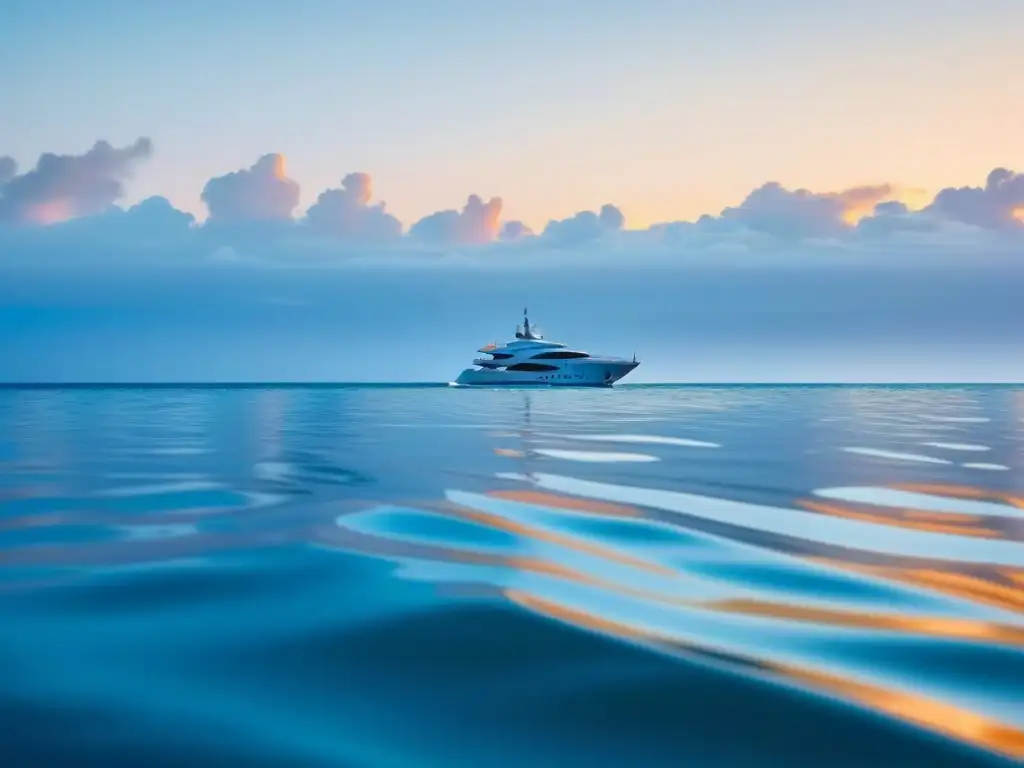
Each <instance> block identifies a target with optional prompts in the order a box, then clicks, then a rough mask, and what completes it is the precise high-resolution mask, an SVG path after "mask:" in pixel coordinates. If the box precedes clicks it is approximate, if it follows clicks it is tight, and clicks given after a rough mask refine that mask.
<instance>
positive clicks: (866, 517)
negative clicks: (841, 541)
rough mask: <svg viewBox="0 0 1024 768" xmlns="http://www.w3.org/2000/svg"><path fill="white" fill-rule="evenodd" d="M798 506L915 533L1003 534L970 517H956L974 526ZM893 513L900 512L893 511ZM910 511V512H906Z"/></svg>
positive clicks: (830, 506)
mask: <svg viewBox="0 0 1024 768" xmlns="http://www.w3.org/2000/svg"><path fill="white" fill-rule="evenodd" d="M798 503H799V505H800V506H801V507H803V508H804V509H808V510H810V511H812V512H818V513H820V514H823V515H829V516H832V517H844V518H848V519H850V520H863V521H865V522H869V523H878V524H880V525H889V526H892V527H893V528H910V529H912V530H915V531H927V532H930V533H953V534H957V535H959V536H974V537H976V538H985V539H997V538H1002V537H1003V534H1002V533H1001V532H1000V531H993V530H991V529H989V528H985V527H983V526H982V525H981V523H982V518H980V517H977V516H971V515H959V516H957V517H959V518H963V517H967V518H968V521H969V522H970V523H974V525H966V524H963V523H961V522H960V521H959V520H957V519H956V518H954V519H952V520H950V521H948V522H947V523H943V522H926V521H924V520H918V519H907V518H906V517H893V516H889V515H885V514H873V513H870V512H861V511H855V510H852V509H848V508H846V507H843V506H840V505H838V504H823V503H821V502H819V501H809V500H804V499H800V500H799V501H798ZM893 511H894V512H901V511H902V510H893ZM909 511H912V510H908V512H909ZM919 514H921V515H928V516H929V517H931V518H932V519H935V518H938V519H940V520H941V519H942V516H941V515H937V514H935V515H933V514H932V513H927V512H924V513H919ZM968 521H965V522H968Z"/></svg>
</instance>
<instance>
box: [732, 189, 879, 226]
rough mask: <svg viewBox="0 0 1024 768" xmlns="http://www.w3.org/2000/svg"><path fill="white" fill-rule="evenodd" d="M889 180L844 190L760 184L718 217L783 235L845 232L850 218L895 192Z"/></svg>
mask: <svg viewBox="0 0 1024 768" xmlns="http://www.w3.org/2000/svg"><path fill="white" fill-rule="evenodd" d="M894 193H895V189H894V187H893V186H892V185H890V184H880V185H878V186H863V187H853V188H851V189H847V190H844V191H842V192H826V193H817V192H811V191H810V190H807V189H795V190H789V189H786V188H785V187H783V186H782V185H781V184H779V183H778V182H774V181H772V182H769V183H767V184H764V185H762V186H761V187H758V188H757V189H755V190H754V191H753V192H751V193H750V194H749V195H747V197H746V199H745V200H744V201H743V202H742V203H740V204H739V205H738V206H736V207H735V208H726V209H725V210H724V211H722V213H721V216H719V217H718V218H719V219H720V220H721V221H722V222H724V223H728V224H734V225H740V226H743V227H746V228H748V229H752V230H755V231H758V232H764V233H766V234H769V235H772V236H774V237H778V238H782V239H802V238H829V237H836V236H838V235H841V234H843V233H844V232H846V231H847V230H848V229H849V228H850V226H851V222H852V221H854V220H856V218H858V217H859V216H862V215H863V214H864V213H866V212H868V211H871V210H872V209H873V208H874V206H875V205H876V204H877V203H879V202H881V201H883V200H885V199H887V198H889V197H891V196H893V195H894Z"/></svg>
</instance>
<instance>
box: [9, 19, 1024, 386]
mask: <svg viewBox="0 0 1024 768" xmlns="http://www.w3.org/2000/svg"><path fill="white" fill-rule="evenodd" d="M769 6H770V7H769ZM1021 29H1024V5H1022V4H1021V3H1020V2H1017V1H1016V0H977V2H975V3H971V4H967V3H960V2H951V1H948V0H931V2H924V1H923V0H889V1H888V2H885V3H883V2H879V1H877V0H863V1H862V2H859V3H840V2H821V1H820V0H819V1H818V2H808V1H806V0H775V2H772V3H771V4H767V3H763V2H753V0H720V2H717V3H705V2H690V1H689V0H661V1H660V2H656V1H655V0H632V1H631V2H629V3H618V2H608V3H603V4H595V3H592V2H586V3H584V2H582V0H561V1H560V2H553V1H552V0H547V2H544V3H541V2H539V0H518V1H517V2H514V3H513V2H494V3H489V4H480V3H470V2H465V1H462V0H436V1H435V2H431V3H424V2H414V0H382V1H381V2H379V3H352V2H344V1H343V0H336V1H331V0H292V1H291V2H288V3H282V2H269V1H267V0H244V1H243V0H219V1H218V0H204V1H203V2H200V1H199V0H180V1H179V2H176V3H167V4H158V3H147V2H141V1H139V0H135V1H134V2H131V1H129V0H93V1H92V2H90V3H81V2H75V1H74V0H7V1H6V2H5V3H3V7H2V9H0V71H3V72H7V73H16V74H15V75H14V76H13V77H12V76H6V77H3V78H0V354H2V355H4V359H5V360H6V364H5V365H4V366H2V368H0V378H2V379H3V380H6V381H12V380H34V379H47V380H64V381H69V380H85V379H90V380H102V379H111V378H113V379H125V380H132V379H136V380H150V379H161V378H172V379H178V380H207V379H227V380H250V379H253V378H269V379H275V380H282V379H291V378H298V379H302V380H319V379H323V378H327V379H347V380H352V379H356V380H359V379H363V380H365V379H381V378H406V379H408V378H411V379H414V380H423V379H436V378H446V377H447V378H454V376H455V375H456V374H457V372H458V370H452V371H451V373H450V374H449V370H450V369H451V368H453V367H454V368H456V369H457V368H458V367H459V366H460V365H461V364H462V362H464V360H465V359H469V358H470V357H471V356H472V350H473V349H475V348H476V346H479V344H480V343H482V342H481V341H480V339H479V337H480V336H481V335H483V336H485V337H486V340H490V339H491V338H492V337H494V336H500V335H501V334H502V332H503V331H507V330H509V329H510V328H511V327H512V326H513V325H514V322H515V320H517V319H518V316H519V313H520V311H521V307H522V305H523V304H524V303H532V304H533V305H534V307H535V312H536V313H537V314H538V316H539V317H540V318H542V319H543V320H546V321H548V322H549V323H555V324H556V326H555V327H552V328H551V329H550V334H551V335H553V336H558V337H559V338H560V339H561V340H563V341H567V342H572V343H573V344H574V345H579V346H583V345H584V344H589V345H591V346H595V345H596V346H598V347H606V348H605V349H602V350H600V351H604V352H608V353H613V354H629V353H630V352H632V348H633V347H634V346H636V347H640V348H643V349H644V350H645V355H646V356H647V358H648V359H649V360H650V361H651V362H650V364H649V365H648V364H645V365H643V366H641V368H640V369H638V371H637V374H636V375H637V376H638V380H642V379H643V378H644V377H648V380H658V379H661V378H672V379H679V380H758V381H763V380H776V379H787V378H789V379H794V378H795V379H800V380H823V379H835V378H840V379H851V378H852V379H859V380H864V379H872V380H874V379H882V380H887V379H900V380H1020V379H1021V378H1024V368H1022V366H1021V365H1020V364H1018V363H1016V362H1015V360H1016V359H1017V358H1018V357H1020V355H1019V353H1017V350H1016V347H1017V346H1018V345H1019V341H1020V332H1019V329H1020V328H1021V327H1024V326H1022V324H1021V322H1020V321H1021V320H1024V312H1022V311H1020V310H1017V309H1016V303H1019V302H1015V301H1014V300H1013V296H1014V295H1018V294H1017V293H1015V292H1016V291H1019V290H1020V289H1021V288H1024V279H1022V278H1024V176H1022V175H1020V174H1018V173H1017V171H1018V170H1024V109H1020V108H1019V106H1018V104H1017V101H1018V99H1017V97H1016V96H1017V94H1018V93H1019V78H1020V72H1022V71H1024V46H1021V45H1020V44H1019V43H1020V35H1019V30H1021ZM575 284H579V285H584V284H585V285H587V286H588V287H587V289H586V291H585V292H578V291H574V290H573V288H572V286H573V285H575ZM227 286H230V289H228V288H227ZM242 286H245V290H246V291H251V292H253V293H252V296H244V295H241V294H240V293H239V292H240V291H241V290H242ZM277 286H287V290H281V291H279V290H276V287H277ZM325 286H331V290H332V291H333V293H332V294H331V295H330V296H327V295H325V294H324V293H323V292H324V290H326V289H325ZM623 286H625V288H623ZM556 288H557V290H556ZM278 293H280V294H281V295H280V296H278V295H277V294H278ZM199 296H205V297H207V299H208V300H209V301H214V302H216V303H217V306H216V307H213V306H204V305H200V304H199V303H198V301H197V300H196V299H195V298H194V297H199ZM395 296H402V297H404V298H403V301H402V302H401V306H398V305H396V302H395V299H394V298H393V297H395ZM823 296H830V297H832V298H831V299H829V300H828V301H826V302H825V304H824V305H822V303H821V302H822V300H823V299H822V297H823ZM442 298H444V301H441V299H442ZM485 299H486V300H485ZM318 307H319V309H317V308H318ZM197 317H202V318H204V320H203V325H202V328H203V330H202V331H201V332H199V331H198V326H197V323H198V321H197V320H196V318H197ZM439 317H440V319H439ZM596 317H600V318H602V319H601V320H600V321H595V320H594V318H596ZM610 317H614V321H612V320H610V319H609V318H610ZM371 319H372V320H373V325H372V327H371V326H370V325H369V323H370V320H371ZM431 323H433V325H431ZM339 326H345V327H353V326H354V327H358V328H359V329H360V331H359V332H360V339H361V342H360V343H366V344H367V345H369V346H367V347H366V349H365V354H364V359H363V360H362V361H360V362H359V364H355V363H353V362H352V361H351V360H350V359H348V358H345V357H344V356H343V357H342V358H339V357H338V352H337V351H336V350H337V347H338V345H339V344H340V343H341V342H340V340H339V338H338V336H339V334H340V333H341V332H340V330H339ZM506 326H508V328H506ZM428 327H432V328H435V329H438V332H434V333H427V332H426V331H425V330H424V328H428ZM470 327H471V328H472V330H471V331H470V330H468V329H469V328H470ZM441 329H443V333H441V332H440V331H441ZM569 332H572V333H573V334H574V336H576V337H579V338H578V340H577V338H572V339H570V338H567V337H566V338H562V337H563V336H566V335H567V334H568V333H569ZM197 334H198V336H200V337H201V338H200V339H199V340H198V342H201V343H198V342H197V339H196V335H197ZM409 338H417V339H419V342H418V348H417V349H416V350H414V351H413V350H410V349H408V348H405V347H403V346H402V345H403V344H404V343H406V342H403V341H402V340H403V339H409ZM676 340H679V341H678V345H680V346H678V348H677V347H676V346H675V345H676V344H677V342H676ZM684 342H685V347H684V346H682V345H683V344H684ZM348 343H350V342H348ZM190 344H192V345H193V346H192V347H189V345H190ZM607 347H617V348H615V349H609V348H607ZM625 347H628V349H625ZM665 347H668V350H665ZM243 348H244V349H245V350H246V352H245V354H244V355H243V352H242V351H241V350H243ZM185 349H191V350H192V351H191V353H190V354H184V353H183V352H182V350H185ZM203 350H205V351H203ZM299 350H304V351H303V352H301V353H300V351H299ZM384 350H386V351H384ZM403 355H404V356H406V357H407V358H408V359H409V360H410V361H413V360H414V361H416V362H415V364H405V363H400V362H397V361H398V359H399V358H400V357H401V356H403ZM460 361H462V362H460ZM843 361H845V362H843ZM641 371H643V372H644V373H643V374H641Z"/></svg>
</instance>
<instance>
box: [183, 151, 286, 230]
mask: <svg viewBox="0 0 1024 768" xmlns="http://www.w3.org/2000/svg"><path fill="white" fill-rule="evenodd" d="M299 194H300V189H299V184H298V182H296V181H293V180H292V179H289V178H288V175H287V173H286V172H285V158H284V155H280V154H267V155H263V157H261V158H260V159H259V160H257V161H256V162H255V163H254V164H253V165H252V166H251V167H249V168H246V169H244V170H241V171H234V172H232V173H228V174H225V175H224V176H216V177H214V178H212V179H210V180H209V181H208V182H206V186H205V187H203V193H202V200H203V202H204V203H205V204H206V208H207V210H208V211H209V212H210V218H209V222H210V223H212V224H220V223H224V224H238V223H247V222H254V221H255V222H258V221H286V220H290V219H291V218H292V214H293V212H294V211H295V209H296V208H297V207H298V205H299Z"/></svg>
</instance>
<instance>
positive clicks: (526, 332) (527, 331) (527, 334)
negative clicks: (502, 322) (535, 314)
mask: <svg viewBox="0 0 1024 768" xmlns="http://www.w3.org/2000/svg"><path fill="white" fill-rule="evenodd" d="M523 335H524V336H525V337H526V338H528V339H529V338H531V337H532V335H533V334H531V333H530V318H529V316H528V315H527V310H526V307H523Z"/></svg>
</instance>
